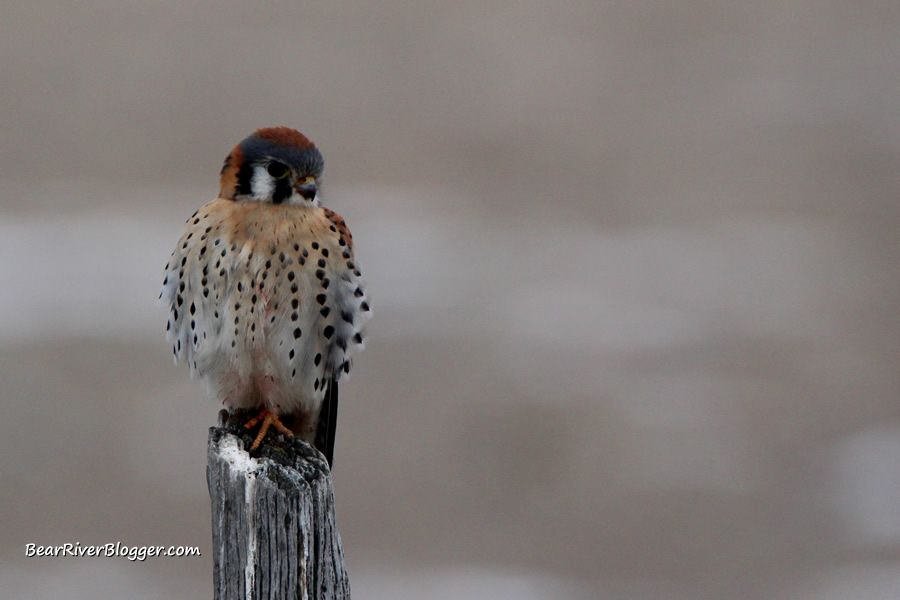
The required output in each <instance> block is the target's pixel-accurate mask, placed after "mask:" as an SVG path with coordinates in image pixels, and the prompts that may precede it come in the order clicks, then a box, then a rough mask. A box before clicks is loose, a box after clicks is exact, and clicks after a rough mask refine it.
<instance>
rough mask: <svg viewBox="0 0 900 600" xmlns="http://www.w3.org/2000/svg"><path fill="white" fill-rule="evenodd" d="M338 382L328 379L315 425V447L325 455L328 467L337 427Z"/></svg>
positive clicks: (332, 453) (330, 462) (331, 460)
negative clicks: (317, 421)
mask: <svg viewBox="0 0 900 600" xmlns="http://www.w3.org/2000/svg"><path fill="white" fill-rule="evenodd" d="M337 409H338V382H337V381H334V380H332V381H330V382H329V384H328V391H327V392H325V398H324V400H322V409H321V410H320V411H319V423H318V425H317V426H316V448H318V449H319V451H320V452H321V453H322V454H324V455H325V458H326V459H327V460H328V467H329V468H330V467H331V466H332V465H333V464H334V432H335V431H336V429H337Z"/></svg>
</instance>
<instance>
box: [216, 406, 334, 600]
mask: <svg viewBox="0 0 900 600" xmlns="http://www.w3.org/2000/svg"><path fill="white" fill-rule="evenodd" d="M223 412H224V411H223ZM241 433H242V432H241V431H240V430H239V429H237V428H235V427H229V426H227V425H226V424H225V421H224V419H223V416H222V415H220V418H219V426H218V427H211V428H210V430H209V445H208V449H207V466H206V480H207V484H208V485H209V497H210V501H211V503H212V530H213V554H214V557H213V560H214V564H215V568H214V579H215V581H214V585H215V599H216V600H251V599H253V600H268V599H270V598H271V599H274V598H278V599H284V600H287V599H293V598H303V599H304V600H317V599H323V600H325V599H327V600H349V598H350V582H349V579H348V577H347V571H346V569H345V567H344V552H343V549H342V547H341V538H340V535H339V534H338V530H337V527H336V525H335V519H334V492H333V490H332V487H331V473H330V471H329V469H328V464H327V463H326V462H325V460H324V459H323V457H322V455H321V454H319V452H318V451H317V450H315V449H314V448H313V447H312V446H310V445H309V444H307V443H306V442H304V441H302V440H299V439H295V438H290V439H287V440H285V441H284V442H282V443H279V444H277V445H275V446H265V445H264V446H263V447H262V449H261V450H262V451H261V454H260V456H259V458H252V457H251V456H250V455H249V454H248V453H247V451H246V450H245V449H244V448H245V447H247V446H249V443H248V440H249V435H248V436H246V437H247V440H242V439H241V437H239V435H240V434H241ZM235 434H239V435H235Z"/></svg>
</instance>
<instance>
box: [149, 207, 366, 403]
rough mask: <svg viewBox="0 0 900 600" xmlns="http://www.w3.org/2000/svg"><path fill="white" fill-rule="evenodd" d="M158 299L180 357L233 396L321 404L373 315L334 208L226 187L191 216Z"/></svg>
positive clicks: (223, 396) (214, 388)
mask: <svg viewBox="0 0 900 600" xmlns="http://www.w3.org/2000/svg"><path fill="white" fill-rule="evenodd" d="M160 299H161V302H164V303H165V304H166V306H167V307H168V309H169V318H168V323H167V333H166V337H167V339H168V340H169V342H170V343H171V344H172V352H173V354H174V356H175V360H176V362H178V361H185V362H187V364H188V365H189V367H190V371H191V375H192V376H193V375H194V374H197V375H199V376H200V377H201V379H203V381H204V383H205V384H206V386H207V389H208V391H209V393H210V395H211V396H213V397H214V398H216V399H218V400H221V401H222V402H224V403H226V405H228V406H230V407H255V406H258V405H259V402H260V398H263V397H264V398H266V401H267V403H268V404H269V405H270V407H271V408H275V409H279V410H283V411H284V410H292V409H293V408H298V407H301V406H302V407H303V408H305V409H307V410H310V409H316V408H317V407H318V405H319V404H320V403H321V401H322V398H323V396H324V394H325V390H326V387H327V386H326V382H327V381H328V380H330V379H336V380H340V379H342V378H344V377H345V376H346V375H347V373H349V371H350V360H351V357H352V355H353V354H354V353H355V352H356V351H357V350H360V349H362V347H363V343H364V338H365V324H366V322H367V321H368V320H369V318H370V316H371V310H370V308H369V304H368V299H367V297H366V293H365V287H364V283H363V281H362V278H361V273H360V271H359V268H358V267H357V266H356V265H355V264H354V261H353V244H352V238H351V236H350V232H349V230H348V229H347V227H346V224H345V223H344V221H343V219H341V217H340V216H339V215H337V214H336V213H334V212H333V211H331V210H328V209H324V208H317V207H300V206H290V205H272V204H267V203H259V202H233V201H231V200H225V199H222V198H218V199H216V200H214V201H212V202H210V203H209V204H207V205H205V206H204V207H202V208H201V209H200V210H198V211H197V212H196V213H194V215H192V216H191V217H190V218H189V219H188V221H187V228H186V231H185V233H184V235H183V236H182V237H181V239H180V240H179V242H178V245H177V246H176V248H175V251H174V252H173V253H172V257H171V258H170V260H169V263H168V265H167V266H166V273H165V278H164V281H163V290H162V293H161V295H160Z"/></svg>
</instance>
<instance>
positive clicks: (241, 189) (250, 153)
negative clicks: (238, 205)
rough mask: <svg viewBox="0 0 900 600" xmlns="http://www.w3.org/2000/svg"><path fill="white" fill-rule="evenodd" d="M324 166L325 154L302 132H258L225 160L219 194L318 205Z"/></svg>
mask: <svg viewBox="0 0 900 600" xmlns="http://www.w3.org/2000/svg"><path fill="white" fill-rule="evenodd" d="M324 165H325V160H324V159H323V158H322V153H321V152H319V150H318V149H317V148H316V145H315V144H313V143H312V141H310V140H309V138H307V137H306V136H305V135H303V134H302V133H300V132H299V131H296V130H294V129H290V128H288V127H267V128H264V129H258V130H257V131H255V132H254V133H253V134H252V135H250V136H249V137H247V138H245V139H244V140H243V141H242V142H241V143H240V144H238V145H237V146H235V147H234V149H233V150H232V151H231V154H229V155H228V157H227V158H226V159H225V164H224V165H223V166H222V173H221V182H220V183H221V187H220V191H219V195H220V196H221V197H222V198H227V199H229V200H234V201H242V202H269V203H271V204H292V205H297V206H319V197H318V186H319V179H320V178H321V176H322V170H323V168H324Z"/></svg>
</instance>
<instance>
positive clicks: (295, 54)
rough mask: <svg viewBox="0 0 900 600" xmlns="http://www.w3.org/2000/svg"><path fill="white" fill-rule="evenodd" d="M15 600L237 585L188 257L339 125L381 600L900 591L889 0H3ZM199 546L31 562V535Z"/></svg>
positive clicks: (357, 426)
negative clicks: (360, 322) (217, 567)
mask: <svg viewBox="0 0 900 600" xmlns="http://www.w3.org/2000/svg"><path fill="white" fill-rule="evenodd" d="M0 33H2V35H0V47H2V55H0V68H2V82H3V84H2V114H3V118H2V142H3V143H2V144H0V169H2V171H0V202H2V204H0V395H2V407H3V414H4V417H3V419H2V421H0V455H2V458H0V464H2V481H3V485H2V486H0V504H2V507H3V510H2V517H0V543H2V545H0V596H2V597H4V598H25V599H32V598H33V599H37V598H41V599H43V598H62V597H65V598H85V599H87V598H91V599H93V598H120V597H128V598H136V599H141V600H143V599H164V598H208V597H210V596H211V591H212V584H211V582H212V558H211V553H210V523H209V500H208V496H207V490H206V482H205V465H206V454H205V453H206V435H207V427H208V426H209V425H211V424H213V423H214V421H215V415H216V411H217V410H218V406H217V405H216V403H215V402H213V401H211V400H208V399H206V398H205V397H204V394H203V390H202V388H201V386H200V385H199V384H198V382H196V381H190V379H189V377H188V373H187V369H186V368H184V367H183V366H179V367H177V368H176V367H174V366H173V365H172V360H171V355H170V351H169V347H168V345H167V344H166V342H165V339H164V335H163V330H164V327H165V319H166V317H165V310H164V309H162V308H161V307H158V306H156V298H157V294H158V292H159V285H160V282H161V279H162V269H163V266H164V265H165V262H166V260H167V258H168V256H169V252H170V251H171V250H172V248H173V247H174V245H175V242H176V241H177V239H178V237H179V236H180V233H181V228H182V226H183V222H184V220H185V219H186V218H187V217H188V215H190V214H191V213H192V212H193V211H194V210H195V209H196V208H198V207H199V206H200V205H202V204H203V203H205V202H207V201H209V200H211V199H212V198H213V197H214V196H215V194H216V192H217V190H218V172H219V168H220V166H221V163H222V160H223V159H224V158H225V156H226V155H227V154H228V152H229V150H230V149H231V147H232V146H233V145H234V144H236V143H237V142H238V141H240V140H241V139H242V138H243V137H244V136H246V135H248V134H249V133H251V132H252V131H253V130H255V129H257V128H259V127H263V126H273V125H288V126H291V127H295V128H297V129H300V130H301V131H303V132H304V133H306V134H307V135H309V136H310V137H311V138H312V139H313V140H315V142H316V143H317V144H318V145H319V147H320V148H321V149H322V151H323V153H324V155H325V158H326V165H327V169H326V180H325V186H326V187H325V190H324V194H325V203H326V205H327V206H329V207H330V208H333V209H334V210H336V211H338V212H339V213H341V214H342V215H343V216H344V217H345V218H346V219H347V222H348V223H349V225H350V227H351V228H352V230H353V234H354V238H355V241H356V247H357V255H358V259H359V262H360V264H361V265H362V268H363V274H364V275H365V276H366V278H367V280H368V283H369V290H370V294H371V297H372V302H373V307H374V309H375V318H374V319H373V321H372V324H371V327H370V329H369V332H370V337H369V341H368V344H367V346H368V348H367V350H366V352H364V353H363V354H362V355H361V356H360V357H359V359H358V360H357V361H356V367H355V370H354V372H353V373H352V377H351V380H350V382H349V383H348V384H346V385H344V386H342V403H341V414H340V421H339V424H340V426H339V428H338V440H337V451H336V466H335V474H334V483H335V490H336V500H337V511H338V515H337V516H338V523H339V526H340V531H341V534H342V537H343V541H344V549H345V552H346V558H347V563H348V567H349V570H350V576H351V584H352V587H353V589H354V596H355V597H357V598H360V599H362V598H366V599H375V600H380V599H388V598H423V599H426V600H435V599H441V600H443V599H450V598H477V599H482V598H484V599H487V598H522V599H526V600H538V599H550V598H573V599H593V598H600V599H650V600H662V599H665V600H670V599H675V600H680V599H685V600H686V599H691V600H694V599H720V598H723V599H724V598H727V599H756V598H788V599H795V598H796V599H807V598H816V599H822V598H824V599H843V598H855V599H863V600H870V599H882V598H885V599H887V598H890V599H895V598H897V597H900V402H898V400H900V398H898V396H900V267H898V258H900V235H898V233H900V77H898V69H900V5H898V4H897V2H895V1H894V0H881V1H877V0H872V1H860V2H822V1H811V0H788V1H784V0H778V1H775V0H761V1H758V2H727V1H726V2H701V1H695V0H688V1H684V2H669V1H666V0H645V1H640V0H638V1H635V0H627V1H624V0H614V1H611V2H598V1H596V0H580V1H579V0H572V1H567V2H554V1H551V0H534V1H524V2H517V3H503V2H453V3H445V4H443V5H439V4H427V3H420V2H408V1H397V2H353V3H343V2H336V3H308V4H306V3H303V4H301V3H297V2H287V1H282V2H252V3H250V2H217V3H207V4H201V3H181V2H154V3H149V2H117V1H107V2H94V1H91V2H83V3H74V2H70V3H63V2H43V3H16V2H6V3H4V4H3V5H2V7H0ZM116 541H119V542H121V543H123V544H126V545H140V546H145V545H156V544H160V545H167V546H168V545H190V546H195V545H196V546H199V547H200V548H201V550H202V552H203V556H202V557H201V558H182V559H176V558H155V559H147V560H146V561H144V562H131V561H128V560H127V559H124V558H82V559H76V558H25V544H26V543H36V544H40V545H58V544H63V543H66V542H71V543H81V544H82V545H89V544H104V543H107V542H116Z"/></svg>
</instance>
